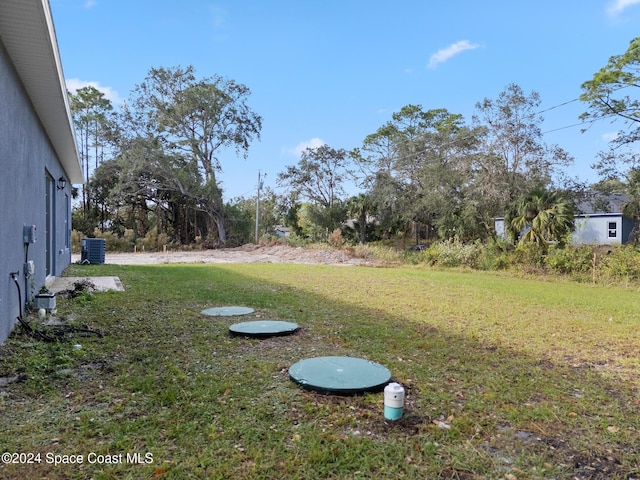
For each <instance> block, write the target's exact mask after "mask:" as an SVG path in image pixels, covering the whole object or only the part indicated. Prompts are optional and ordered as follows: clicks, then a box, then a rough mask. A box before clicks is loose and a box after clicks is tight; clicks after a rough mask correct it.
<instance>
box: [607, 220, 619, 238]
mask: <svg viewBox="0 0 640 480" xmlns="http://www.w3.org/2000/svg"><path fill="white" fill-rule="evenodd" d="M617 236H618V224H617V222H609V238H616V237H617Z"/></svg>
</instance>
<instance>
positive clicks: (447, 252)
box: [422, 239, 482, 268]
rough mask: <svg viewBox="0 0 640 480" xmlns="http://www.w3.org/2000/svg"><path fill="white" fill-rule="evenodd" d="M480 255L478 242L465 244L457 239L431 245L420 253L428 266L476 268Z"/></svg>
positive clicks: (480, 250)
mask: <svg viewBox="0 0 640 480" xmlns="http://www.w3.org/2000/svg"><path fill="white" fill-rule="evenodd" d="M481 253H482V245H481V243H479V242H478V243H470V244H465V243H462V242H460V241H459V240H458V239H450V240H443V241H441V242H437V243H434V244H432V245H431V246H430V247H429V248H428V249H427V250H424V251H423V252H422V258H423V260H424V261H425V262H427V263H428V264H430V265H439V266H442V267H461V266H465V267H470V268H477V267H478V264H479V259H480V255H481Z"/></svg>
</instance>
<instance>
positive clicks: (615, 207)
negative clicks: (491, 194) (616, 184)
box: [494, 193, 634, 245]
mask: <svg viewBox="0 0 640 480" xmlns="http://www.w3.org/2000/svg"><path fill="white" fill-rule="evenodd" d="M628 200H629V198H628V197H627V196H626V195H623V194H620V193H612V194H609V195H601V194H598V195H594V196H592V198H591V199H589V200H585V201H582V202H579V203H578V204H577V205H576V214H575V217H574V221H575V227H576V229H575V231H574V232H573V233H572V234H571V243H572V244H574V245H584V244H591V245H623V244H625V243H627V242H629V235H630V234H631V230H633V226H634V221H633V219H632V218H629V217H625V216H623V215H622V206H623V205H624V203H625V202H627V201H628ZM494 220H495V231H496V235H497V236H498V237H499V238H507V235H506V231H505V225H504V217H496V218H495V219H494Z"/></svg>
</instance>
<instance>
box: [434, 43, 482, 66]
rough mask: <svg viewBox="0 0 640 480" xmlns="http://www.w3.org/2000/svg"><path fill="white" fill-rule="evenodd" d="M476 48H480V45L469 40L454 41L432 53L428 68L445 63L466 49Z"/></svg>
mask: <svg viewBox="0 0 640 480" xmlns="http://www.w3.org/2000/svg"><path fill="white" fill-rule="evenodd" d="M476 48H480V45H478V44H477V43H471V42H469V40H460V41H459V42H456V43H453V44H451V45H449V46H448V47H446V48H443V49H441V50H438V51H437V52H436V53H434V54H433V55H431V57H430V58H429V65H427V68H436V67H437V66H438V64H439V63H444V62H446V61H447V60H449V59H450V58H451V57H454V56H456V55H458V54H459V53H462V52H464V51H465V50H475V49H476Z"/></svg>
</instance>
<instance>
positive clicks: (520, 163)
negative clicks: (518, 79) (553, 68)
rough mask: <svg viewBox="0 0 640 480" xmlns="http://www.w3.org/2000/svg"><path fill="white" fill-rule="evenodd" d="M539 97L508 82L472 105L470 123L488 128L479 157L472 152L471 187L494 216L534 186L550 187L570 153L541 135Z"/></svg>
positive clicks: (568, 162) (570, 161)
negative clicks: (493, 95) (473, 175)
mask: <svg viewBox="0 0 640 480" xmlns="http://www.w3.org/2000/svg"><path fill="white" fill-rule="evenodd" d="M539 107H540V95H539V94H538V93H537V92H535V91H534V92H531V93H529V94H526V93H525V92H524V91H523V90H522V88H521V87H520V86H519V85H516V84H514V83H512V84H509V85H508V86H507V87H506V89H505V90H504V91H502V92H501V93H500V94H499V95H498V98H497V99H495V100H492V99H489V98H485V99H484V100H483V101H482V102H478V103H477V104H476V109H477V111H478V114H477V115H475V116H474V122H475V123H476V124H477V125H479V126H480V127H484V128H486V135H485V136H484V141H483V143H482V146H481V153H482V154H481V155H478V156H476V161H475V165H474V170H475V171H476V179H475V186H474V187H475V189H476V191H477V192H478V193H479V194H481V195H482V196H484V197H485V198H486V199H488V200H489V199H490V200H491V201H492V203H493V205H492V207H491V209H492V210H493V212H492V213H493V214H499V213H501V211H503V209H504V208H505V207H506V205H507V204H508V203H510V202H512V201H514V200H515V199H516V198H518V197H519V196H520V195H522V194H524V193H526V192H527V191H530V190H531V189H532V188H534V187H535V186H538V185H548V184H549V183H550V182H551V181H552V179H553V175H554V174H555V173H557V172H558V170H559V169H561V168H562V167H566V166H568V165H571V163H572V162H573V159H572V157H571V156H570V155H569V154H568V153H567V152H565V151H564V150H563V149H562V148H560V147H558V146H557V145H551V146H549V145H547V144H546V143H545V142H544V141H543V139H542V129H541V125H542V121H543V118H542V116H541V115H540V114H539V113H538V109H539Z"/></svg>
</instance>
